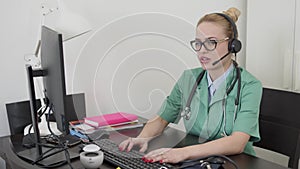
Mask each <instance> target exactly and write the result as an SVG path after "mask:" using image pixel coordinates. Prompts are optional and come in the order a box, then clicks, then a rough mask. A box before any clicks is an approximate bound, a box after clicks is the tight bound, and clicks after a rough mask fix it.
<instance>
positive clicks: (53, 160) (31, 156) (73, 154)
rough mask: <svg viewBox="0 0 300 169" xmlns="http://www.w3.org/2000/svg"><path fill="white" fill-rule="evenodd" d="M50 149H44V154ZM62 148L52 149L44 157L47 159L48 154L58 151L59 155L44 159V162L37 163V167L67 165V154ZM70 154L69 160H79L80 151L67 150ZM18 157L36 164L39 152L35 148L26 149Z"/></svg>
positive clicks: (55, 154)
mask: <svg viewBox="0 0 300 169" xmlns="http://www.w3.org/2000/svg"><path fill="white" fill-rule="evenodd" d="M49 150H50V148H47V147H42V152H43V153H45V152H47V151H49ZM61 150H62V148H55V149H52V150H51V151H49V153H46V154H45V156H44V157H47V154H51V153H54V152H57V151H60V152H57V153H54V154H53V155H51V156H49V157H47V158H44V159H43V160H41V161H39V162H38V163H36V164H37V165H40V166H51V165H56V164H60V163H67V158H66V152H65V151H64V150H62V151H61ZM66 151H67V152H68V156H69V159H70V160H72V159H75V158H79V151H78V150H77V151H76V150H73V149H67V150H66ZM17 155H18V156H19V157H20V158H22V159H24V160H26V161H29V162H30V163H34V162H35V161H36V160H37V156H38V154H37V151H36V149H35V148H31V149H26V150H23V151H21V152H18V153H17Z"/></svg>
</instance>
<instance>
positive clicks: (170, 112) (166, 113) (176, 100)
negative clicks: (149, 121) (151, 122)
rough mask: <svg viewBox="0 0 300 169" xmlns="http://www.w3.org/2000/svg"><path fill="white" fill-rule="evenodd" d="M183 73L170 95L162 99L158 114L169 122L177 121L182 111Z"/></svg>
mask: <svg viewBox="0 0 300 169" xmlns="http://www.w3.org/2000/svg"><path fill="white" fill-rule="evenodd" d="M183 78H184V74H182V75H181V77H180V78H179V80H178V81H177V83H176V84H175V86H174V87H173V89H172V91H171V93H170V95H169V96H168V97H167V98H166V99H165V100H164V102H163V104H162V106H161V108H160V110H159V111H158V115H159V116H160V117H161V118H163V119H164V120H166V121H167V122H169V123H177V122H178V121H179V119H180V113H181V111H182V105H183V104H182V103H183V102H182V100H183V99H182V97H183V95H182V88H181V86H182V81H183Z"/></svg>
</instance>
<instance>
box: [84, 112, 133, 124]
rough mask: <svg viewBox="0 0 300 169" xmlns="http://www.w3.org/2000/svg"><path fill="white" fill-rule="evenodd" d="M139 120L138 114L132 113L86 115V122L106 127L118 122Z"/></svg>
mask: <svg viewBox="0 0 300 169" xmlns="http://www.w3.org/2000/svg"><path fill="white" fill-rule="evenodd" d="M136 120H138V116H137V115H135V114H131V113H125V112H116V113H111V114H103V115H98V116H92V117H86V118H84V122H85V123H86V124H89V125H91V126H95V127H104V126H109V125H116V124H125V123H129V122H132V121H136Z"/></svg>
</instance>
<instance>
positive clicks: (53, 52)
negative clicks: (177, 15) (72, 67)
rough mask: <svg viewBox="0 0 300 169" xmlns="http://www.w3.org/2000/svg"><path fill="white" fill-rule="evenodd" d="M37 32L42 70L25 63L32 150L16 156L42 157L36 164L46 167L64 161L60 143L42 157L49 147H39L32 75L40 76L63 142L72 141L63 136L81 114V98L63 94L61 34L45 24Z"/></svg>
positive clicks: (28, 158)
mask: <svg viewBox="0 0 300 169" xmlns="http://www.w3.org/2000/svg"><path fill="white" fill-rule="evenodd" d="M41 33H42V34H41V67H42V69H41V70H32V67H31V66H30V65H27V66H26V70H27V78H28V84H29V86H28V87H29V95H30V109H31V117H32V126H33V129H34V139H35V140H34V143H35V147H36V150H31V149H28V150H24V151H22V152H19V153H18V155H19V156H20V157H23V158H25V159H27V160H30V161H31V162H35V161H36V160H37V159H41V158H42V159H43V160H42V161H40V162H39V163H43V165H45V166H49V165H50V164H55V163H58V162H59V161H62V160H63V161H64V152H62V151H61V145H60V146H59V147H57V148H58V149H59V150H58V151H57V152H59V153H55V154H52V155H51V157H50V156H49V155H46V156H43V155H44V153H45V152H48V149H49V147H47V146H46V147H45V146H43V144H42V142H41V137H40V132H39V126H38V114H37V110H36V101H35V100H36V97H35V87H34V78H35V77H42V78H43V82H44V83H43V84H44V94H45V100H46V101H47V103H48V107H49V108H50V109H51V110H52V112H53V114H54V118H55V121H56V123H57V129H58V130H60V131H61V132H62V133H63V135H62V136H60V139H59V142H60V141H64V140H65V139H66V140H68V141H67V142H66V143H69V141H72V140H73V141H74V139H73V138H71V137H68V136H69V135H67V134H68V133H69V121H72V120H77V119H78V118H77V115H79V118H83V117H84V116H85V99H84V94H83V93H79V94H71V95H67V94H66V83H65V70H64V58H63V56H64V54H63V42H62V34H60V33H58V32H56V31H54V30H52V29H50V28H48V27H46V26H42V32H41ZM77 112H78V113H77ZM50 129H51V128H50ZM64 136H66V137H64ZM62 144H63V143H62ZM64 151H65V150H64ZM48 156H49V157H48ZM69 157H70V158H75V157H78V152H76V153H70V155H69ZM46 158H47V159H46ZM65 158H66V157H65ZM65 160H67V159H65Z"/></svg>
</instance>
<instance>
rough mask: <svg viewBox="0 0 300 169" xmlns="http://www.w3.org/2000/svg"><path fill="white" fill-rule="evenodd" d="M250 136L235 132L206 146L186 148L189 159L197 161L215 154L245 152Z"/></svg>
mask: <svg viewBox="0 0 300 169" xmlns="http://www.w3.org/2000/svg"><path fill="white" fill-rule="evenodd" d="M249 138H250V136H249V135H248V134H246V133H242V132H234V133H233V134H232V135H230V136H227V137H223V138H220V139H217V140H213V141H210V142H207V143H204V144H198V145H194V146H188V147H184V148H183V149H185V151H186V152H188V153H187V154H188V157H187V159H195V158H200V157H205V156H209V155H214V154H223V155H232V154H240V153H242V152H243V150H244V148H245V146H246V144H247V142H248V140H249Z"/></svg>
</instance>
